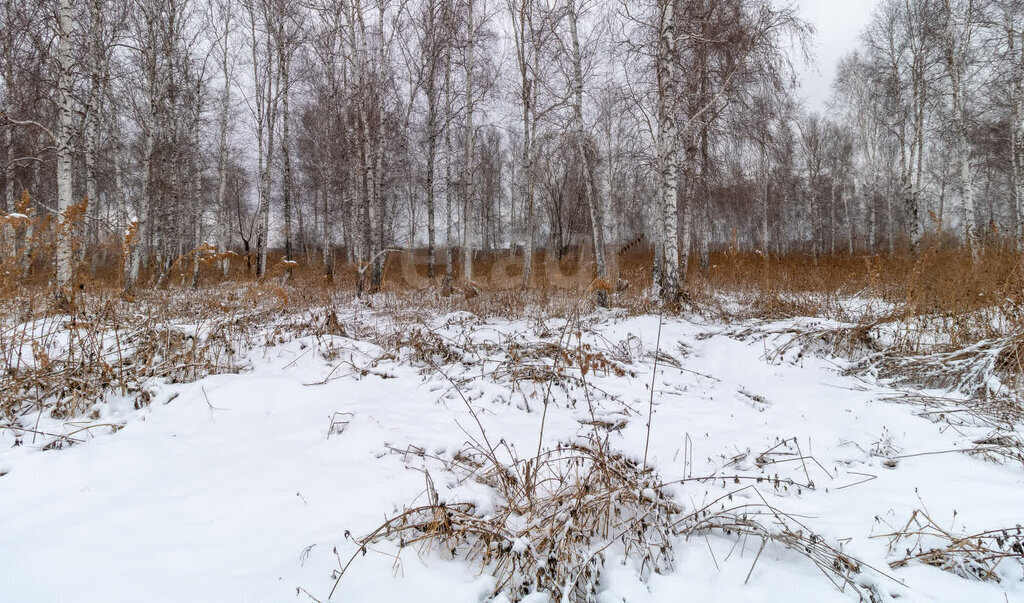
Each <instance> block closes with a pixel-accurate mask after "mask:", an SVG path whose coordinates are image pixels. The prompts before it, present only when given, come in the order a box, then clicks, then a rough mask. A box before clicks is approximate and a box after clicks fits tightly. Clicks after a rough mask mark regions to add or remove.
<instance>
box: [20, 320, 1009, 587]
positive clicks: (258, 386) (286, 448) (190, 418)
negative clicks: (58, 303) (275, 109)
mask: <svg viewBox="0 0 1024 603" xmlns="http://www.w3.org/2000/svg"><path fill="white" fill-rule="evenodd" d="M339 318H340V319H341V323H342V325H343V326H344V327H345V329H344V330H345V333H346V335H345V336H341V335H318V336H314V335H308V336H298V335H293V334H290V333H288V332H286V331H281V330H280V329H276V330H275V331H274V335H273V337H269V336H268V337H267V338H266V340H267V341H269V342H270V345H267V346H261V347H256V348H253V349H252V350H251V351H249V352H248V354H247V356H248V357H247V358H241V359H238V365H239V366H246V367H248V370H246V371H245V372H242V373H238V374H221V375H213V376H209V377H205V378H203V379H201V380H199V381H196V382H194V383H189V384H172V383H167V382H166V381H154V382H153V383H152V384H151V385H150V387H151V388H152V396H151V400H152V401H151V403H150V405H148V406H146V407H144V408H142V409H138V410H137V409H136V408H135V405H134V404H133V401H132V399H131V398H129V397H124V398H118V397H113V398H111V399H109V400H108V401H107V402H105V403H102V404H98V405H97V406H96V408H95V410H96V415H95V417H94V418H92V419H90V420H89V421H87V422H85V423H75V424H68V423H63V422H60V421H56V420H54V419H48V418H46V417H35V416H32V417H31V420H37V419H38V421H39V423H38V426H37V428H35V431H37V432H43V433H42V434H40V433H30V432H28V431H22V432H19V431H17V430H14V429H6V430H0V599H2V600H5V601H6V600H10V601H56V600H61V601H74V602H78V601H105V602H106V601H135V600H147V601H240V600H244V601H280V600H292V599H294V598H295V597H296V596H297V594H298V596H299V597H300V598H301V599H306V600H312V599H310V598H309V597H315V598H316V599H319V600H325V599H326V598H327V596H328V593H329V592H330V590H331V588H332V587H333V586H334V584H335V582H336V581H337V578H338V573H337V572H338V571H339V570H340V568H341V565H342V563H343V561H345V560H347V559H348V558H349V557H350V556H351V555H352V554H353V553H358V552H359V544H357V542H356V539H357V538H359V537H361V536H364V535H366V534H369V533H370V532H372V531H373V530H374V529H375V528H377V527H378V526H379V525H381V524H382V522H384V521H385V520H386V519H387V518H388V517H393V516H395V515H397V514H399V513H401V512H402V511H403V509H406V508H409V507H413V506H416V505H422V504H426V503H427V502H428V501H427V497H428V493H427V489H426V488H425V474H429V475H430V477H431V479H432V481H433V483H434V486H435V487H436V492H437V496H438V497H439V498H440V499H441V500H444V501H449V502H451V503H456V502H463V503H472V504H473V505H474V508H475V512H476V513H478V514H480V516H481V517H486V516H488V514H494V513H495V512H496V509H497V506H498V505H500V504H501V500H500V497H499V496H498V493H497V492H496V491H495V490H494V489H493V488H489V487H487V486H486V485H485V484H483V483H481V482H479V481H476V480H473V479H466V478H465V476H462V477H460V476H458V475H456V474H454V473H451V472H449V471H446V470H445V467H449V466H451V463H452V462H453V460H454V459H455V458H456V457H457V456H458V455H459V454H460V453H462V452H463V451H465V450H466V448H467V442H471V441H477V442H479V441H482V439H483V438H484V434H482V433H481V432H480V429H479V426H478V424H477V421H479V424H480V425H482V426H483V429H484V430H485V432H486V439H487V441H489V442H491V443H492V444H495V443H498V442H500V443H501V444H502V446H505V447H507V448H505V449H506V450H509V451H514V453H515V454H516V456H517V457H518V458H521V459H522V458H530V457H531V456H533V455H534V454H535V453H536V451H537V449H538V447H539V446H540V447H542V448H544V449H550V448H553V447H555V446H557V445H558V444H559V443H560V442H567V441H573V440H576V439H577V438H578V437H580V436H587V435H588V434H599V437H601V438H606V439H607V443H608V446H609V447H610V448H611V449H612V450H614V451H617V452H619V453H622V454H623V455H625V456H626V457H630V458H632V459H634V460H636V461H641V460H642V458H643V455H644V450H645V446H646V445H647V444H646V443H647V436H648V433H647V428H646V424H647V408H648V403H649V396H650V387H651V385H652V383H653V386H654V398H653V400H654V405H653V408H654V414H653V417H652V421H651V430H650V442H649V452H648V463H649V464H650V465H651V466H652V467H653V468H654V469H655V470H656V471H657V474H658V476H659V477H660V478H661V479H662V480H663V481H664V482H665V483H667V484H670V485H669V486H666V488H665V490H666V492H670V493H671V494H672V496H673V498H674V501H675V503H676V504H678V505H680V506H681V508H682V513H683V515H686V514H688V513H693V512H694V511H695V510H698V509H702V508H704V507H707V506H708V505H709V503H712V501H718V502H714V503H713V504H710V507H708V511H709V513H714V512H719V511H721V510H723V509H725V510H728V509H731V508H737V507H740V506H742V505H747V504H749V505H754V506H757V507H758V508H760V509H761V510H762V511H763V510H764V509H765V508H766V507H765V506H766V505H769V506H770V507H771V508H774V509H778V510H780V511H781V512H783V513H785V514H787V516H788V517H790V518H791V519H788V520H787V521H789V522H790V523H791V524H792V523H793V522H799V525H801V526H804V527H805V528H806V529H807V531H808V533H810V532H813V533H814V534H816V537H820V538H821V539H823V541H825V542H827V543H828V544H829V546H831V547H834V548H835V549H836V550H841V551H842V553H843V554H844V555H848V556H849V558H850V559H853V560H856V561H857V563H858V564H859V569H860V571H859V572H858V573H856V574H854V575H853V579H854V580H855V582H856V583H857V584H856V586H857V587H858V588H861V587H863V591H862V592H869V591H870V592H873V593H875V594H876V595H877V596H880V597H882V598H883V599H885V600H897V599H896V597H898V600H899V601H901V602H903V601H966V600H971V601H1024V582H1022V579H1024V573H1022V567H1021V565H1020V564H1019V563H1016V561H1015V560H1013V559H1008V560H1006V561H1005V562H1004V563H1002V564H1000V565H999V566H998V568H997V569H996V575H997V576H998V578H999V581H985V582H983V581H977V580H968V579H964V578H962V577H958V576H957V575H955V574H954V573H952V572H947V571H942V570H940V569H938V568H936V567H931V566H928V565H924V564H922V563H919V562H910V563H908V564H906V566H905V567H898V568H897V569H890V567H889V564H890V563H893V562H896V561H898V560H900V559H902V558H903V557H905V556H907V555H906V551H904V550H903V549H905V548H908V547H909V546H910V545H907V543H905V542H900V543H898V547H896V548H894V549H893V550H890V544H891V541H892V539H891V538H887V537H886V535H887V534H889V533H891V532H893V531H894V530H897V529H899V528H902V527H903V526H904V525H905V524H906V523H907V522H908V521H909V520H910V518H911V517H912V516H913V515H914V513H915V511H918V510H926V511H927V514H928V516H929V517H931V518H932V519H933V520H935V521H936V522H938V523H940V524H942V526H943V527H944V528H947V529H948V530H950V532H951V533H955V534H960V535H964V534H975V533H980V532H984V531H986V530H992V529H1001V528H1013V527H1014V526H1017V525H1018V524H1020V523H1022V522H1024V512H1022V510H1021V509H1022V505H1021V502H1020V500H1021V493H1022V492H1024V467H1022V466H1021V465H1020V464H1017V465H1014V464H1012V463H1006V464H1000V463H994V462H989V461H986V460H984V459H983V458H981V457H980V456H979V455H977V454H968V453H966V452H964V451H969V450H972V449H973V448H976V447H977V445H976V444H975V442H976V441H979V440H982V439H984V438H986V437H988V436H990V435H991V433H992V432H991V427H990V426H989V425H986V424H983V423H979V422H973V421H970V420H966V421H958V422H956V423H953V422H951V421H949V420H946V418H945V417H938V416H936V415H926V416H922V414H923V413H922V408H921V406H920V405H916V404H903V403H897V402H893V401H890V400H889V399H890V398H893V397H894V396H895V397H899V396H905V395H906V394H907V391H903V390H895V389H893V387H892V386H891V385H889V386H887V385H885V384H882V383H879V382H877V381H875V380H873V379H870V378H863V377H859V376H855V375H847V374H846V369H847V368H849V367H850V366H851V364H850V363H848V362H844V361H841V360H838V359H835V358H828V357H819V356H817V355H814V354H811V353H808V352H807V349H805V347H806V346H804V345H787V344H788V343H789V342H790V341H792V339H793V337H794V333H797V332H806V331H808V330H812V329H814V328H818V327H820V326H822V324H825V325H826V326H833V325H832V323H823V322H822V321H817V322H815V321H811V320H809V319H792V320H783V321H774V322H772V323H761V322H756V321H750V322H746V323H744V324H740V325H737V324H722V323H718V322H714V321H705V320H700V319H696V318H666V319H665V320H664V323H663V324H661V325H660V329H661V335H660V340H661V345H660V349H659V350H658V356H657V357H658V361H657V372H656V373H654V372H653V368H654V364H655V363H654V358H655V352H656V350H655V341H656V340H657V339H658V331H659V323H660V322H661V321H660V320H659V317H657V316H637V317H631V316H626V315H625V314H619V313H615V312H602V313H599V314H595V315H592V316H587V317H583V318H582V319H581V320H580V321H579V322H578V323H577V322H573V321H566V320H565V319H550V320H505V319H485V318H479V317H476V316H473V315H471V314H468V313H464V312H460V313H452V314H446V315H439V316H419V317H415V318H410V317H405V318H402V319H395V318H394V317H393V316H391V315H388V314H384V313H378V312H374V311H372V310H367V309H364V308H359V307H356V306H352V307H351V308H348V309H346V310H345V311H343V312H342V313H341V314H340V315H339ZM559 341H560V342H561V345H560V346H559V345H555V344H556V342H559ZM559 349H564V350H576V351H575V352H573V354H575V355H570V356H571V357H565V358H562V357H561V356H560V355H559V354H560V352H558V351H557V350H559ZM559 358H562V359H561V360H559ZM559 364H561V368H559ZM584 364H586V366H587V370H586V373H585V374H584V372H583V371H582V370H580V366H581V365H584ZM915 393H917V392H915ZM928 393H931V394H936V393H938V392H928ZM545 394H547V397H548V400H549V402H550V403H549V404H547V405H545V403H544V400H545ZM545 408H546V412H545ZM470 409H472V411H473V412H470ZM26 420H28V419H23V421H26ZM542 421H543V424H544V427H543V438H542V440H541V441H538V440H539V439H540V434H541V424H542ZM29 422H31V421H29ZM89 425H97V426H98V427H95V428H89V429H84V430H82V429H83V427H88V426H89ZM23 427H24V425H23ZM1018 427H1019V426H1013V427H1012V429H1017V428H1018ZM73 430H79V431H77V432H76V433H75V437H74V438H73V440H75V441H79V442H80V443H76V444H74V445H70V446H67V445H64V446H63V447H62V449H59V450H57V449H54V448H57V446H46V445H47V444H52V443H53V442H55V441H63V442H65V444H66V443H67V442H68V440H67V439H64V440H61V439H60V438H56V437H54V436H53V434H61V433H64V434H66V433H69V432H70V431H73ZM113 431H116V433H112V432H113ZM47 433H48V434H51V435H50V436H47V435H45V434H47ZM16 443H17V444H18V445H15V444H16ZM44 447H48V448H51V449H49V450H42V448H44ZM764 521H765V522H766V523H773V522H774V521H775V520H774V519H773V518H771V517H766V518H765V519H764ZM691 536H692V537H689V538H688V537H687V536H686V535H685V534H680V535H679V536H678V538H677V541H676V542H675V543H674V554H673V558H674V562H673V564H672V568H671V569H670V570H668V571H665V572H664V573H662V574H659V573H651V572H649V571H647V568H644V567H640V566H639V565H638V564H637V562H636V561H635V559H632V558H629V557H628V556H626V555H623V554H622V553H623V552H622V551H621V550H618V549H610V551H612V552H610V553H609V557H608V559H607V562H606V564H605V569H604V572H603V574H602V576H601V580H600V582H599V588H598V591H599V592H598V600H599V601H602V602H611V601H624V600H625V601H629V602H631V603H632V602H644V601H651V602H656V601H675V600H680V599H690V600H702V601H703V600H719V601H731V600H737V601H792V600H794V599H799V600H813V601H849V600H856V599H857V595H856V594H854V588H853V587H850V586H849V585H848V586H847V587H846V588H845V589H844V590H841V589H840V588H837V586H835V585H834V584H833V580H834V579H835V576H829V575H827V573H823V572H822V571H821V570H820V569H819V568H818V567H817V566H816V565H815V564H814V563H812V562H810V560H808V558H807V557H806V556H805V555H803V554H801V553H800V552H798V551H794V550H791V549H787V548H786V547H785V546H783V545H782V544H779V543H778V542H768V543H767V544H765V545H764V546H763V547H762V542H763V541H762V540H760V539H759V538H755V537H751V536H737V535H736V534H735V533H727V532H726V531H724V530H711V531H706V532H701V533H700V535H696V534H693V535H691ZM509 546H510V547H511V548H514V549H515V550H516V551H519V552H520V553H522V552H523V551H524V550H525V549H526V548H528V543H527V542H525V541H520V540H518V539H517V540H515V541H513V542H510V543H509ZM928 546H938V545H935V544H931V545H928ZM367 548H368V550H367V552H366V554H365V555H358V554H357V555H356V560H355V561H354V562H353V565H352V567H351V568H350V569H349V571H347V572H346V573H345V575H344V576H342V577H341V580H340V581H337V582H338V586H337V591H336V593H335V595H334V598H333V599H332V600H342V601H414V602H416V603H421V602H429V601H438V602H441V601H445V602H449V601H456V602H457V601H467V602H468V601H474V602H475V601H480V600H482V599H486V598H488V597H489V596H490V595H491V594H492V590H493V589H494V588H495V584H496V583H495V578H494V577H493V576H491V575H489V572H487V571H482V572H481V570H480V568H479V566H478V565H476V564H474V563H472V562H471V561H468V560H466V559H463V558H461V557H458V556H457V557H456V558H455V559H451V558H450V557H451V556H450V555H446V554H444V552H443V551H440V550H438V549H437V548H436V547H406V548H404V549H400V548H399V543H398V542H396V541H393V540H392V541H389V540H382V541H379V542H375V543H374V544H372V545H369V546H368V547H367ZM840 585H841V584H840ZM299 589H301V590H299ZM306 593H308V595H307V594H306ZM502 597H505V595H504V594H502V595H500V596H499V600H501V598H502ZM528 600H531V601H543V600H546V598H545V596H544V595H543V594H534V595H532V597H531V598H530V599H528Z"/></svg>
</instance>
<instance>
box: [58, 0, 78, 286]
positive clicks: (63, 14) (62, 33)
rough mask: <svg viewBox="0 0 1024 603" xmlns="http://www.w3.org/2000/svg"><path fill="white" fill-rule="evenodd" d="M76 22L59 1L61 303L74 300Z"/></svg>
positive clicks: (68, 1) (66, 4) (67, 2)
mask: <svg viewBox="0 0 1024 603" xmlns="http://www.w3.org/2000/svg"><path fill="white" fill-rule="evenodd" d="M73 29H74V23H73V20H72V14H71V0H60V12H59V25H58V36H59V39H58V42H57V124H58V129H57V141H56V142H57V214H58V215H57V224H56V229H57V248H56V261H57V283H56V284H57V299H58V301H59V302H61V303H65V304H67V303H70V301H71V297H70V296H71V290H70V286H71V280H72V278H73V266H72V257H71V234H72V233H71V226H72V225H71V224H70V223H69V222H68V220H69V217H68V215H67V214H68V210H69V209H70V207H71V205H72V201H71V198H72V191H71V184H72V183H71V162H72V152H73V149H72V147H71V145H72V134H73V132H72V128H73V126H72V119H73V117H74V106H73V105H72V102H73V100H72V92H73V90H72V87H73V85H74V81H73V80H72V57H71V36H72V33H73Z"/></svg>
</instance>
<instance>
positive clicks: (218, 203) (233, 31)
mask: <svg viewBox="0 0 1024 603" xmlns="http://www.w3.org/2000/svg"><path fill="white" fill-rule="evenodd" d="M2 11H3V12H2V14H0V32H2V34H0V35H2V36H3V39H2V43H0V49H2V51H0V73H2V80H0V109H2V112H0V129H2V143H0V146H2V147H3V156H2V160H0V165H2V166H3V170H2V172H0V192H2V195H0V221H2V226H0V228H2V238H0V247H2V254H3V257H4V260H3V262H4V264H3V265H4V266H5V271H6V274H7V277H8V278H14V279H30V278H35V279H37V280H38V279H44V280H46V281H47V282H52V283H53V284H54V285H55V288H56V290H57V291H58V295H60V296H67V295H69V293H70V290H71V289H72V288H73V287H74V286H75V283H76V278H78V275H79V274H82V273H95V272H96V271H98V270H103V269H104V268H105V267H109V266H114V267H116V272H115V273H116V275H117V278H118V279H119V282H120V283H122V284H123V287H124V290H125V292H126V293H127V294H131V292H132V291H133V290H134V288H135V287H137V286H151V285H156V284H160V283H162V282H163V281H165V280H166V279H167V278H168V275H169V274H170V273H171V271H172V269H173V270H177V271H182V270H184V271H186V272H190V273H191V275H192V283H193V284H196V283H197V282H198V281H199V278H200V268H201V266H211V265H215V270H214V269H207V270H209V271H210V272H211V273H213V272H215V273H216V274H222V275H227V274H228V273H229V271H230V270H236V271H238V270H240V269H243V270H245V271H247V273H248V274H251V275H252V276H254V277H263V276H264V274H266V273H267V272H268V269H269V268H270V267H271V266H270V264H271V263H272V262H277V263H280V269H281V271H283V273H285V274H290V272H291V270H292V268H293V267H294V266H297V265H300V264H301V265H303V266H307V267H310V266H313V267H316V269H317V270H320V271H321V272H322V273H323V274H324V275H325V276H326V277H328V278H331V277H332V276H333V274H334V271H335V269H336V266H339V265H345V266H350V267H352V268H353V269H354V270H355V271H356V274H357V275H358V287H359V290H360V291H364V290H365V291H373V290H376V289H378V288H379V287H380V285H381V280H382V278H383V277H384V266H385V263H386V262H387V261H388V258H389V256H392V255H396V254H398V253H406V252H411V251H414V250H415V251H417V252H418V254H417V258H422V261H423V263H425V265H426V267H425V272H424V274H425V276H427V277H428V278H431V279H436V280H437V282H438V284H439V285H442V286H445V287H451V286H452V283H453V282H455V281H471V280H472V279H473V276H474V275H473V260H474V258H480V257H487V256H489V255H494V254H504V255H505V256H507V257H510V258H518V259H516V264H517V265H518V266H520V267H521V268H520V271H519V272H518V273H517V274H518V275H519V276H516V278H517V279H521V281H522V282H523V283H524V284H526V285H529V283H530V282H531V277H532V275H533V272H534V269H535V266H534V263H535V260H534V258H535V256H536V255H537V253H538V251H540V250H542V249H543V250H546V253H547V254H549V255H552V254H553V255H554V256H557V257H561V256H562V255H563V254H566V253H570V252H578V253H582V254H583V255H585V257H586V258H587V264H586V265H587V266H588V268H587V269H588V270H590V271H591V272H592V277H593V278H595V279H601V281H607V279H609V278H613V277H614V265H613V264H614V261H615V255H616V252H617V250H619V249H620V248H622V247H623V246H627V245H630V244H636V243H637V242H638V241H639V244H640V245H642V246H643V247H645V248H648V249H650V250H652V251H653V260H652V261H653V265H652V266H651V268H652V271H653V272H652V274H653V276H654V280H653V282H654V285H655V291H656V293H657V294H658V295H660V297H662V298H663V299H665V300H668V301H674V300H675V299H677V298H678V297H679V295H680V294H681V291H684V290H685V287H686V284H685V278H686V275H687V274H688V272H689V271H691V270H707V269H708V268H709V265H710V254H711V253H712V252H713V251H715V250H725V249H733V250H739V251H750V252H755V253H760V254H771V255H785V254H793V253H797V254H802V255H805V256H808V257H811V256H813V257H814V258H818V257H820V256H824V255H830V254H850V255H853V254H873V253H877V254H897V253H914V254H916V253H920V250H921V247H922V240H926V241H931V242H933V243H936V244H944V245H962V246H963V247H964V249H969V250H970V252H971V253H972V254H973V255H974V256H977V254H979V253H981V252H982V251H983V250H984V249H985V247H986V246H997V245H998V246H1003V247H1007V248H1013V247H1016V246H1017V245H1018V244H1019V243H1021V242H1022V241H1024V198H1022V197H1024V182H1022V179H1024V174H1022V173H1021V172H1022V165H1021V161H1022V158H1021V153H1022V150H1024V140H1022V138H1024V135H1022V127H1024V2H1021V1H1019V0H884V1H882V2H881V3H880V4H879V7H878V9H877V10H876V13H875V15H874V18H873V21H872V23H871V24H870V26H869V27H868V28H867V30H866V31H864V32H863V34H862V37H861V42H860V46H859V49H858V50H857V51H856V52H854V53H852V54H850V55H848V56H847V57H845V58H844V59H843V60H842V62H841V64H840V66H839V70H838V75H837V77H836V80H835V82H834V90H833V95H832V99H831V101H830V102H829V104H828V105H827V108H826V109H824V110H818V111H815V110H810V109H808V108H807V106H806V105H805V103H804V102H803V101H802V100H801V99H800V98H799V94H798V85H797V81H796V80H797V78H796V74H797V73H798V71H799V69H800V68H801V66H802V65H803V63H804V62H805V61H807V60H808V57H809V54H810V53H811V52H812V50H811V49H812V46H813V37H814V31H813V28H812V27H811V26H810V24H809V23H807V22H806V21H804V20H803V19H802V18H801V17H800V15H799V12H798V11H797V10H796V8H795V7H794V6H792V5H789V4H787V3H786V2H780V1H773V0H645V1H644V2H625V1H623V2H619V1H596V0H306V1H303V2H290V1H287V0H129V1H124V2H121V1H118V2H113V1H109V0H85V1H82V2H71V1H70V0H26V1H24V2H5V3H3V8H2ZM268 251H270V252H271V253H272V255H271V256H268ZM410 255H411V254H410ZM268 257H269V258H272V259H268ZM417 261H418V260H417ZM691 264H692V266H691ZM240 267H243V268H240ZM599 290H600V291H601V295H602V296H603V295H605V293H604V289H603V288H600V287H599Z"/></svg>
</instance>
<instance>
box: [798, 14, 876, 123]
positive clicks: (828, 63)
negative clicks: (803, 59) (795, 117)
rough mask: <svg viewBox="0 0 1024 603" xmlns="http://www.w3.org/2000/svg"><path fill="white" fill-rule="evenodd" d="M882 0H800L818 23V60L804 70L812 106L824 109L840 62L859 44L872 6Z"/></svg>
mask: <svg viewBox="0 0 1024 603" xmlns="http://www.w3.org/2000/svg"><path fill="white" fill-rule="evenodd" d="M878 3H879V0H797V5H798V6H799V7H800V10H801V12H802V14H803V17H804V18H805V19H807V20H808V21H810V22H811V23H813V24H814V26H815V27H816V28H817V30H818V31H817V34H816V35H815V39H814V52H815V55H816V64H813V65H809V66H807V67H806V68H805V69H804V71H803V74H802V77H803V82H802V87H801V94H802V95H803V96H804V97H805V98H806V99H807V103H808V105H809V106H810V108H811V109H815V110H822V109H824V107H825V103H826V102H827V101H828V98H829V95H830V94H831V91H832V79H833V77H834V76H835V73H836V65H837V64H838V63H839V59H840V58H842V57H843V55H845V54H847V53H849V52H850V51H851V50H854V49H855V48H856V47H857V45H858V39H857V38H858V36H859V35H860V32H861V31H862V30H863V29H864V27H865V26H866V25H867V24H868V20H869V19H870V17H871V9H872V7H874V6H875V5H876V4H878Z"/></svg>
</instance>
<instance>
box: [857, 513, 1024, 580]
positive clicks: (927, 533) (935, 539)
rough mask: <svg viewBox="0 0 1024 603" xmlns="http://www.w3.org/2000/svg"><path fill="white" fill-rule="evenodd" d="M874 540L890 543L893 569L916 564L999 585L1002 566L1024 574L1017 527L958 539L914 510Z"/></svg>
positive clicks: (1023, 534) (1023, 535) (1023, 547)
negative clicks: (895, 527) (898, 525)
mask: <svg viewBox="0 0 1024 603" xmlns="http://www.w3.org/2000/svg"><path fill="white" fill-rule="evenodd" d="M954 519H955V517H954ZM875 538H888V539H889V552H890V553H893V554H896V555H898V558H897V559H896V560H894V561H891V562H890V563H889V566H890V567H892V568H894V569H895V568H900V567H906V566H907V565H909V564H911V563H914V562H917V563H924V564H925V565H930V566H932V567H937V568H939V569H941V570H943V571H947V572H951V573H953V574H955V575H957V576H959V577H961V578H966V579H968V580H981V581H991V582H1000V581H1001V578H1000V575H999V573H998V570H999V568H1000V567H1001V566H1003V565H1004V564H1007V565H1008V564H1016V565H1019V566H1020V568H1021V570H1022V571H1024V529H1022V528H1021V526H1019V525H1017V526H1015V527H1013V528H1005V529H1000V530H989V531H987V532H980V533H978V534H970V535H968V534H962V535H961V534H956V533H954V532H953V531H952V528H950V529H946V528H943V527H942V526H940V525H939V524H938V523H937V522H936V521H935V520H934V519H932V517H931V516H930V515H929V514H928V512H927V511H925V510H922V509H917V510H915V511H914V512H913V513H912V514H911V515H910V519H908V520H907V523H906V524H905V525H904V526H903V527H902V528H900V529H898V530H895V531H893V532H891V533H888V534H880V535H878V536H875Z"/></svg>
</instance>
